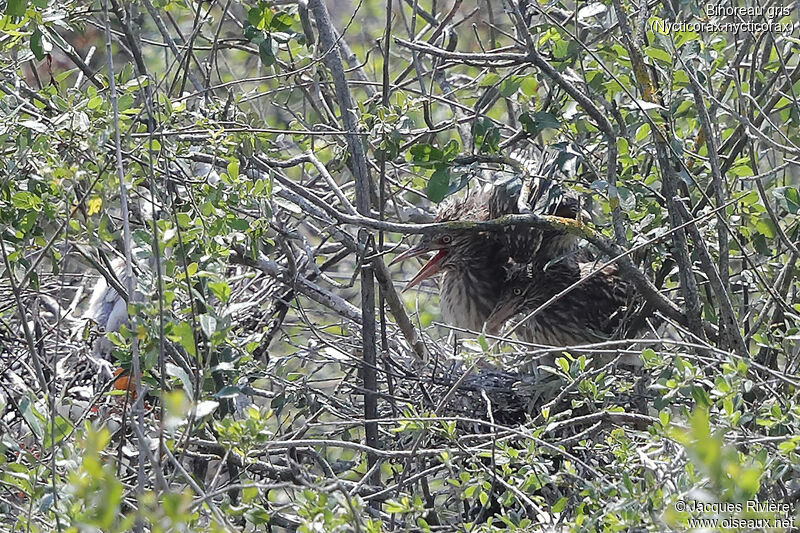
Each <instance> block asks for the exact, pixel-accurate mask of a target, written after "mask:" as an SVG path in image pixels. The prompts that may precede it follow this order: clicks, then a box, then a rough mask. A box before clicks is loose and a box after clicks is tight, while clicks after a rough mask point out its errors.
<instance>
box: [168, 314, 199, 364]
mask: <svg viewBox="0 0 800 533" xmlns="http://www.w3.org/2000/svg"><path fill="white" fill-rule="evenodd" d="M167 336H168V337H169V339H170V340H172V341H175V342H177V343H179V344H180V345H181V346H183V349H184V350H186V353H188V354H189V355H191V356H192V357H197V348H196V347H195V345H194V331H192V326H190V325H189V324H188V323H187V322H179V323H177V324H174V325H173V326H172V331H171V332H170V333H169V335H167Z"/></svg>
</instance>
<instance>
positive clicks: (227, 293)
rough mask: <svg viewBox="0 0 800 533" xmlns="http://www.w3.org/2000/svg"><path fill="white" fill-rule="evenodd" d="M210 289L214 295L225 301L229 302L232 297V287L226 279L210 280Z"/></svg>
mask: <svg viewBox="0 0 800 533" xmlns="http://www.w3.org/2000/svg"><path fill="white" fill-rule="evenodd" d="M208 290H210V291H211V292H212V293H213V294H214V296H216V297H217V298H219V300H220V301H221V302H223V303H225V302H227V301H228V298H230V297H231V288H230V287H229V286H228V284H227V283H226V282H224V281H212V282H210V283H209V284H208Z"/></svg>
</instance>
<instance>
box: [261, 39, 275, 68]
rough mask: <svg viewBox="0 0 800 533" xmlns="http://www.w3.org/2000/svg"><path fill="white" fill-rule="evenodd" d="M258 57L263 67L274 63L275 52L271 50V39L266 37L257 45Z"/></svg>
mask: <svg viewBox="0 0 800 533" xmlns="http://www.w3.org/2000/svg"><path fill="white" fill-rule="evenodd" d="M258 57H260V58H261V62H262V63H263V64H264V66H265V67H269V66H272V65H274V64H275V54H274V53H273V52H272V39H270V38H267V39H264V40H263V41H261V43H260V44H259V45H258Z"/></svg>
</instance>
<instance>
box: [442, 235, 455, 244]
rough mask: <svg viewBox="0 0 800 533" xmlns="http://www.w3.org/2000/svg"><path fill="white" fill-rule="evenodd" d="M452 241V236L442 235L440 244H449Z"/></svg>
mask: <svg viewBox="0 0 800 533" xmlns="http://www.w3.org/2000/svg"><path fill="white" fill-rule="evenodd" d="M451 242H453V237H451V236H450V235H442V244H450V243H451Z"/></svg>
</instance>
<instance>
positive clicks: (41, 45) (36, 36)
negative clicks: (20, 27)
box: [31, 28, 52, 61]
mask: <svg viewBox="0 0 800 533" xmlns="http://www.w3.org/2000/svg"><path fill="white" fill-rule="evenodd" d="M43 37H44V36H43V35H42V32H41V30H40V29H39V28H36V29H35V30H33V35H31V52H33V57H35V58H36V60H37V61H41V60H42V59H44V57H45V56H46V55H47V53H48V52H49V51H50V49H51V48H52V46H51V45H50V42H49V41H46V40H44V39H43Z"/></svg>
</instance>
